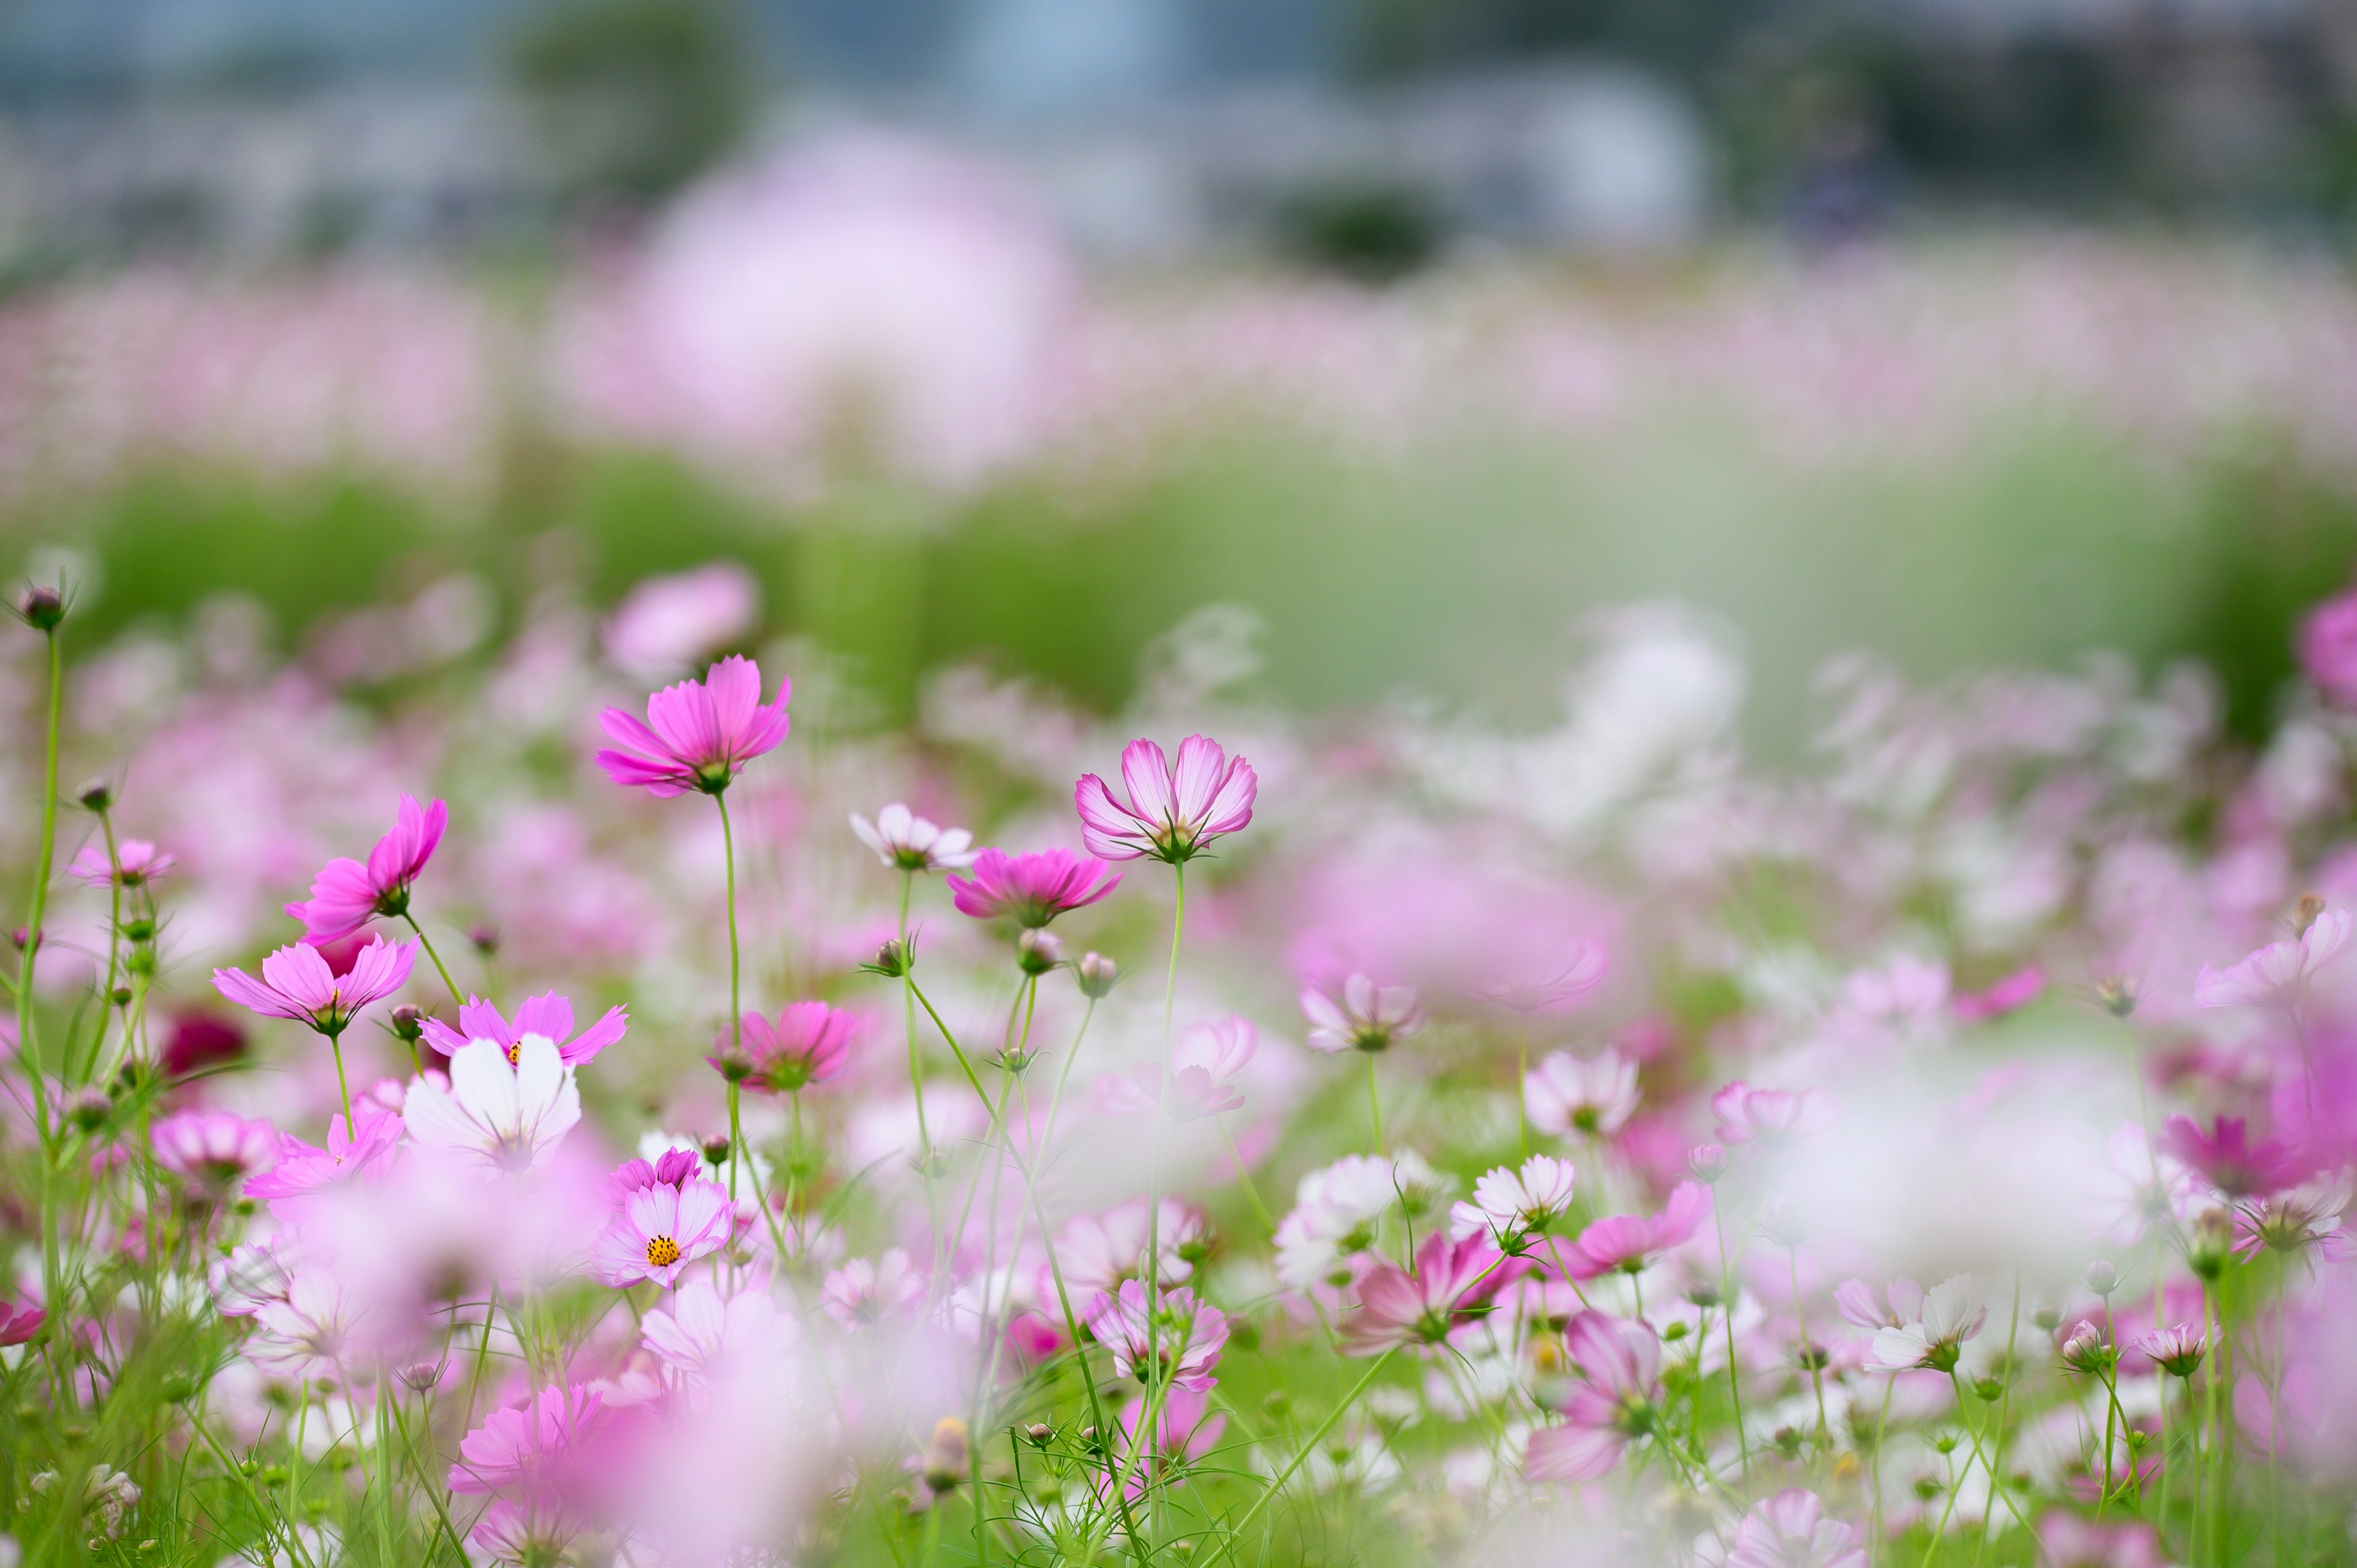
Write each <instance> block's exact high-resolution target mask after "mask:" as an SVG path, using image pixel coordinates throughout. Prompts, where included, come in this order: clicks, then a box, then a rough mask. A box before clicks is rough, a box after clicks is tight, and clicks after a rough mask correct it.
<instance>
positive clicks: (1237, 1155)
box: [1212, 1115, 1276, 1236]
mask: <svg viewBox="0 0 2357 1568" xmlns="http://www.w3.org/2000/svg"><path fill="white" fill-rule="evenodd" d="M1212 1120H1213V1121H1215V1122H1218V1123H1219V1127H1220V1136H1221V1137H1222V1138H1225V1139H1226V1140H1227V1142H1228V1157H1229V1158H1230V1159H1232V1160H1233V1161H1235V1163H1236V1180H1238V1181H1240V1182H1242V1183H1243V1188H1244V1197H1246V1198H1248V1199H1249V1200H1251V1203H1252V1206H1253V1213H1254V1214H1255V1215H1257V1216H1258V1217H1259V1219H1260V1222H1261V1228H1262V1229H1263V1230H1266V1231H1267V1232H1268V1233H1269V1234H1270V1235H1272V1236H1274V1235H1275V1234H1276V1221H1275V1219H1273V1218H1272V1217H1271V1216H1270V1214H1269V1212H1268V1205H1266V1204H1265V1203H1263V1202H1262V1201H1261V1200H1260V1188H1259V1187H1256V1186H1254V1184H1253V1178H1252V1171H1251V1169H1250V1168H1249V1167H1247V1166H1246V1165H1245V1164H1244V1152H1243V1150H1242V1149H1239V1148H1237V1147H1236V1135H1235V1134H1234V1133H1231V1132H1229V1131H1228V1119H1227V1117H1225V1116H1224V1115H1222V1116H1216V1117H1214V1118H1212Z"/></svg>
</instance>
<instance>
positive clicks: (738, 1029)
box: [712, 793, 745, 1208]
mask: <svg viewBox="0 0 2357 1568" xmlns="http://www.w3.org/2000/svg"><path fill="white" fill-rule="evenodd" d="M712 803H713V804H714V805H716V806H717V807H719V808H720V855H721V859H722V860H723V861H724V862H725V863H726V875H727V886H728V1055H729V1058H731V1059H732V1060H733V1059H735V1058H737V1057H739V1056H741V1055H742V1054H743V1052H744V1046H745V1013H744V1004H743V1003H742V1002H741V1001H740V1000H739V996H738V991H739V985H740V976H741V975H742V972H743V968H744V962H743V957H742V953H741V950H740V949H739V947H738V944H737V832H736V830H735V829H734V828H733V827H731V826H730V825H729V822H728V797H727V796H726V795H722V794H718V793H716V794H714V796H713V797H712ZM744 1163H745V1154H744V1145H743V1141H742V1140H741V1139H740V1138H739V1137H738V1135H737V1085H736V1084H735V1083H734V1082H731V1083H730V1084H729V1085H728V1204H729V1207H730V1208H735V1207H736V1204H737V1166H739V1165H743V1164H744Z"/></svg>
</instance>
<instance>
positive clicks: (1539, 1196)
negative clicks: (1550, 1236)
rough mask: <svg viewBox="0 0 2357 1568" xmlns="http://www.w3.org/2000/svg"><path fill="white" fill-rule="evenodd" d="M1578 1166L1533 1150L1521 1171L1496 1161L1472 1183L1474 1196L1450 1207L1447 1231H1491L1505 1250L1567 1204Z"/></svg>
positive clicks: (1535, 1231) (1533, 1233)
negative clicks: (1486, 1172) (1484, 1173)
mask: <svg viewBox="0 0 2357 1568" xmlns="http://www.w3.org/2000/svg"><path fill="white" fill-rule="evenodd" d="M1576 1176H1577V1170H1576V1169H1575V1167H1574V1166H1573V1165H1572V1163H1571V1162H1570V1161H1569V1160H1558V1159H1556V1158H1555V1157H1554V1156H1553V1155H1532V1156H1531V1157H1530V1158H1529V1159H1527V1160H1524V1161H1523V1165H1522V1169H1520V1170H1519V1171H1518V1170H1516V1169H1514V1168H1513V1167H1512V1166H1511V1165H1500V1166H1499V1167H1498V1168H1497V1169H1495V1170H1493V1171H1491V1172H1489V1173H1488V1174H1487V1175H1485V1176H1482V1177H1481V1178H1480V1180H1479V1181H1477V1182H1475V1183H1474V1184H1473V1200H1472V1201H1471V1202H1469V1203H1459V1204H1458V1206H1457V1207H1456V1208H1453V1209H1451V1210H1450V1211H1449V1227H1450V1233H1451V1234H1452V1235H1455V1236H1457V1237H1458V1238H1460V1239H1461V1238H1464V1237H1467V1236H1485V1235H1486V1236H1490V1237H1492V1238H1494V1239H1495V1240H1496V1242H1497V1244H1498V1246H1499V1247H1500V1248H1501V1249H1503V1250H1504V1251H1509V1252H1512V1251H1517V1250H1519V1249H1520V1248H1521V1247H1522V1245H1523V1242H1524V1241H1526V1240H1528V1239H1529V1238H1530V1237H1533V1236H1536V1235H1542V1234H1544V1232H1545V1231H1546V1230H1548V1229H1549V1228H1550V1227H1552V1226H1553V1225H1554V1224H1555V1221H1556V1220H1558V1219H1562V1218H1563V1216H1564V1214H1565V1213H1566V1211H1568V1210H1569V1209H1570V1208H1571V1194H1572V1185H1573V1181H1574V1179H1575V1177H1576Z"/></svg>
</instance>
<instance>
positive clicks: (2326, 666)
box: [2299, 592, 2357, 707]
mask: <svg viewBox="0 0 2357 1568" xmlns="http://www.w3.org/2000/svg"><path fill="white" fill-rule="evenodd" d="M2299 663H2300V668H2301V669H2303V670H2305V671H2308V678H2309V680H2311V681H2313V682H2316V685H2317V689H2318V690H2319V691H2320V692H2322V693H2324V694H2325V695H2326V696H2327V697H2329V698H2330V699H2331V700H2332V701H2333V702H2335V703H2340V704H2341V706H2343V707H2357V592H2351V593H2345V594H2338V595H2335V596H2333V597H2331V598H2329V599H2327V600H2325V601H2324V602H2323V603H2322V604H2320V605H2319V606H2317V607H2316V608H2315V609H2313V610H2311V611H2309V616H2308V618H2307V619H2306V620H2305V621H2303V622H2301V623H2300V628H2299Z"/></svg>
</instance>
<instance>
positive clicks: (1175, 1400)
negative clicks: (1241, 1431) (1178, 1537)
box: [1097, 1386, 1228, 1502]
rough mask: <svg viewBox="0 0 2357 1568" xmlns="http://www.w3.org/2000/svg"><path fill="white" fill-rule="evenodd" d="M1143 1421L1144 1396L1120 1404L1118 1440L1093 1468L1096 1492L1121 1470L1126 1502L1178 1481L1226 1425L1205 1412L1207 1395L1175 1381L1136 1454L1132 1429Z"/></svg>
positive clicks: (1108, 1487)
mask: <svg viewBox="0 0 2357 1568" xmlns="http://www.w3.org/2000/svg"><path fill="white" fill-rule="evenodd" d="M1145 1420H1146V1402H1145V1401H1144V1400H1132V1401H1130V1402H1128V1403H1127V1404H1125V1405H1124V1406H1122V1409H1121V1418H1120V1421H1121V1444H1120V1445H1119V1448H1118V1450H1117V1451H1116V1452H1115V1453H1114V1454H1112V1455H1108V1456H1107V1458H1106V1460H1105V1463H1104V1466H1103V1468H1101V1469H1100V1470H1099V1471H1098V1472H1097V1491H1098V1494H1099V1495H1100V1496H1107V1495H1110V1494H1111V1493H1112V1491H1113V1484H1114V1477H1117V1476H1121V1475H1127V1476H1128V1477H1129V1481H1128V1484H1127V1486H1126V1487H1125V1488H1124V1490H1125V1491H1126V1493H1127V1494H1128V1497H1129V1499H1130V1501H1132V1502H1135V1501H1137V1500H1138V1499H1139V1498H1143V1497H1144V1496H1145V1495H1146V1489H1147V1487H1151V1486H1154V1485H1156V1484H1157V1483H1159V1484H1161V1485H1163V1486H1166V1487H1168V1486H1177V1485H1179V1484H1180V1483H1181V1482H1182V1481H1183V1479H1184V1478H1185V1474H1186V1469H1187V1466H1189V1465H1191V1464H1193V1463H1194V1462H1196V1461H1197V1460H1199V1459H1201V1458H1202V1457H1203V1456H1204V1455H1208V1454H1210V1453H1211V1450H1212V1447H1213V1446H1214V1445H1215V1444H1217V1443H1218V1442H1219V1441H1220V1434H1222V1432H1224V1431H1226V1430H1227V1426H1228V1418H1227V1417H1226V1416H1225V1415H1221V1414H1213V1413H1212V1412H1211V1395H1210V1394H1208V1393H1200V1392H1197V1391H1195V1390H1192V1389H1187V1388H1179V1387H1175V1386H1174V1387H1173V1388H1171V1389H1170V1390H1169V1391H1168V1392H1166V1393H1164V1395H1163V1396H1162V1410H1161V1412H1160V1413H1159V1414H1158V1415H1157V1417H1156V1418H1155V1423H1154V1437H1153V1440H1152V1441H1151V1442H1149V1443H1148V1444H1146V1451H1145V1453H1143V1454H1142V1455H1141V1454H1140V1453H1139V1452H1138V1435H1137V1429H1138V1428H1139V1426H1141V1425H1142V1424H1144V1423H1145Z"/></svg>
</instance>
